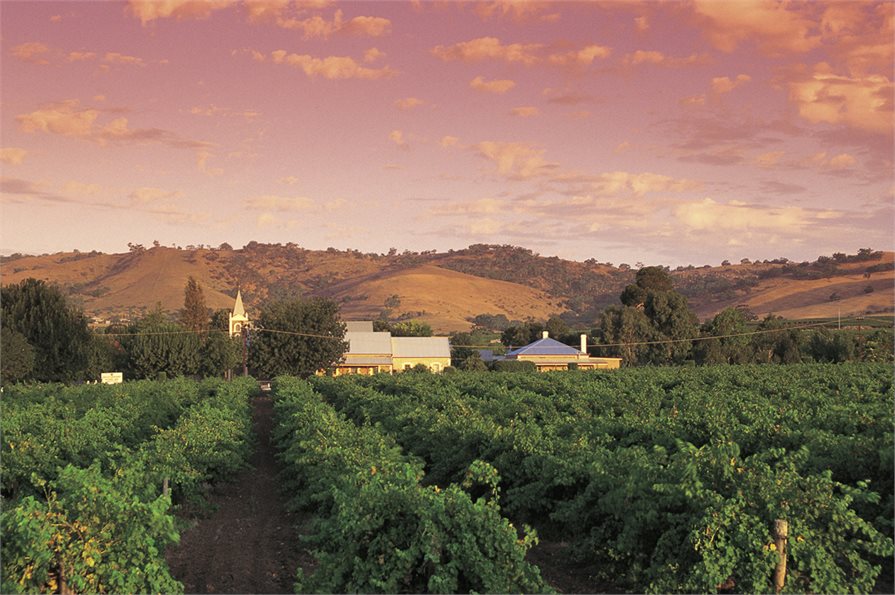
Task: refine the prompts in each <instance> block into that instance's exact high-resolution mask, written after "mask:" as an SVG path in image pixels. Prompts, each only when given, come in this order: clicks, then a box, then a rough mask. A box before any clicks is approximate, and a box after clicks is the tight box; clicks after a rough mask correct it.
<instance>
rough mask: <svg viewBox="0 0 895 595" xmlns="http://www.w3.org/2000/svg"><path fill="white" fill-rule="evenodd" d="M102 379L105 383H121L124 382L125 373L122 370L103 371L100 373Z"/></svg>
mask: <svg viewBox="0 0 895 595" xmlns="http://www.w3.org/2000/svg"><path fill="white" fill-rule="evenodd" d="M100 381H102V383H103V384H121V383H122V382H124V374H122V373H121V372H103V373H102V374H100Z"/></svg>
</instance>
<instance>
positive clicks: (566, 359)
mask: <svg viewBox="0 0 895 595" xmlns="http://www.w3.org/2000/svg"><path fill="white" fill-rule="evenodd" d="M495 359H504V360H509V361H520V362H532V363H534V365H535V366H536V367H537V369H538V372H549V371H553V370H568V369H571V368H577V369H579V370H614V369H617V368H619V367H621V363H622V360H621V358H618V357H591V356H589V355H588V354H587V335H584V334H582V335H581V349H575V348H574V347H570V346H568V345H566V344H565V343H560V342H559V341H557V340H555V339H551V338H550V336H549V334H548V333H547V331H544V333H543V336H542V337H541V338H540V339H538V340H537V341H535V342H534V343H529V344H528V345H526V346H525V347H520V348H518V349H514V350H512V351H510V352H509V353H507V354H506V355H505V356H503V358H495Z"/></svg>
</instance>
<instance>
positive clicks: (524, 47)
mask: <svg viewBox="0 0 895 595" xmlns="http://www.w3.org/2000/svg"><path fill="white" fill-rule="evenodd" d="M543 47H544V46H543V44H539V43H528V44H523V43H511V44H509V45H503V44H501V42H500V40H499V39H497V38H496V37H480V38H478V39H473V40H471V41H464V42H461V43H456V44H454V45H449V46H444V45H439V46H436V47H435V48H434V49H433V50H432V53H433V54H435V55H436V56H438V57H439V58H441V59H442V60H444V61H445V62H449V61H452V60H460V61H463V62H479V61H481V60H502V61H504V62H518V63H520V64H525V65H526V66H530V65H532V64H535V63H536V62H538V61H539V60H540V58H539V57H538V56H537V55H536V52H538V51H540V50H541V49H542V48H543Z"/></svg>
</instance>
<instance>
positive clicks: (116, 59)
mask: <svg viewBox="0 0 895 595" xmlns="http://www.w3.org/2000/svg"><path fill="white" fill-rule="evenodd" d="M103 61H105V62H108V63H109V64H124V65H127V66H146V62H144V61H143V59H142V58H137V57H136V56H128V55H125V54H119V53H118V52H106V55H105V56H104V57H103Z"/></svg>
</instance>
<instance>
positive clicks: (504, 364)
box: [494, 359, 538, 373]
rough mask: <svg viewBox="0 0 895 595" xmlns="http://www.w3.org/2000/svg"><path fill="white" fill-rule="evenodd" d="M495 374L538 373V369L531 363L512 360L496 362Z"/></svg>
mask: <svg viewBox="0 0 895 595" xmlns="http://www.w3.org/2000/svg"><path fill="white" fill-rule="evenodd" d="M494 371H495V372H526V373H532V372H537V371H538V367H537V366H536V365H535V363H534V362H531V361H519V360H512V359H505V360H497V361H496V362H494Z"/></svg>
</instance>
